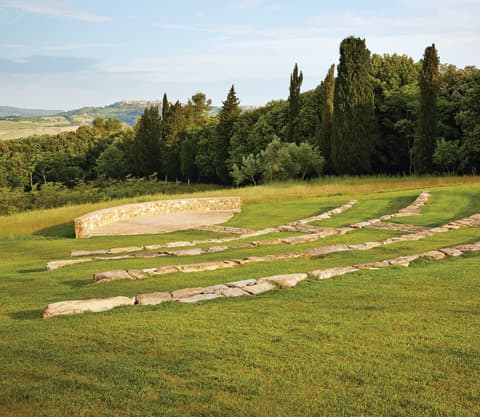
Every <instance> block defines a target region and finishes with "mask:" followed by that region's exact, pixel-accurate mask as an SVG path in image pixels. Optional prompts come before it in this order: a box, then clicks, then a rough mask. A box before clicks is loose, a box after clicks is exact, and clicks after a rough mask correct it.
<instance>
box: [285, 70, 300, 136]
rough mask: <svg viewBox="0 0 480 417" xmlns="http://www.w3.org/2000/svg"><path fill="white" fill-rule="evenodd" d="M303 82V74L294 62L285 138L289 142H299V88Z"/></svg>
mask: <svg viewBox="0 0 480 417" xmlns="http://www.w3.org/2000/svg"><path fill="white" fill-rule="evenodd" d="M302 83H303V74H302V72H301V71H300V73H299V72H298V65H297V64H295V67H294V68H293V73H292V75H290V95H289V96H288V126H287V129H288V130H287V140H288V141H289V142H297V143H300V142H301V138H299V137H297V136H298V135H297V125H298V113H299V112H300V88H301V87H302Z"/></svg>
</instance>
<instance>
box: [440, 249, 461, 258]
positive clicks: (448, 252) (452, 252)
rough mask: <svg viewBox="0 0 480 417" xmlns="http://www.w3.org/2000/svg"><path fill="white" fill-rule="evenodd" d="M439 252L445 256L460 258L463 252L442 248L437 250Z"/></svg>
mask: <svg viewBox="0 0 480 417" xmlns="http://www.w3.org/2000/svg"><path fill="white" fill-rule="evenodd" d="M439 251H440V252H443V253H444V254H445V255H447V256H461V255H463V252H462V251H460V250H458V249H455V248H443V249H439Z"/></svg>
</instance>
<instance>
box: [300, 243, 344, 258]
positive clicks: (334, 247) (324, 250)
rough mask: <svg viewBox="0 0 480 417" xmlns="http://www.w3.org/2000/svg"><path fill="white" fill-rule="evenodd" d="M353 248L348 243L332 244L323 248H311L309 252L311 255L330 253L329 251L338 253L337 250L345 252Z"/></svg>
mask: <svg viewBox="0 0 480 417" xmlns="http://www.w3.org/2000/svg"><path fill="white" fill-rule="evenodd" d="M349 250H351V249H350V248H349V247H348V246H347V245H331V246H324V247H322V248H315V249H310V250H309V251H307V253H308V254H309V255H310V256H323V255H328V254H329V253H336V252H345V251H349Z"/></svg>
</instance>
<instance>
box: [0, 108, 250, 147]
mask: <svg viewBox="0 0 480 417" xmlns="http://www.w3.org/2000/svg"><path fill="white" fill-rule="evenodd" d="M151 105H155V106H159V107H161V105H162V103H161V101H159V100H154V101H147V100H128V101H127V100H122V101H118V102H116V103H113V104H110V105H108V106H104V107H94V106H89V107H82V108H81V109H76V110H70V111H62V110H34V109H19V108H15V107H8V106H0V140H7V139H18V138H24V137H27V136H32V135H45V134H52V135H53V134H57V133H60V132H64V131H73V130H76V129H77V128H78V127H79V126H82V125H91V124H92V121H93V119H95V118H96V117H101V118H103V119H108V118H113V119H118V120H120V121H122V122H123V123H125V124H127V125H130V126H134V125H135V122H136V120H137V119H138V118H139V117H140V116H141V115H142V114H143V112H144V110H145V107H147V106H151ZM220 109H221V108H220V107H215V106H212V107H211V108H210V111H209V114H210V115H211V116H215V115H216V114H217V113H218V112H219V111H220ZM243 109H244V110H247V109H249V108H248V107H243Z"/></svg>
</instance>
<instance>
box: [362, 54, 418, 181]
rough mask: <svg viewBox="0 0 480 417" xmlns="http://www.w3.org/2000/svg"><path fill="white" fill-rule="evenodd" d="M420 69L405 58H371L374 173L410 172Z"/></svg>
mask: <svg viewBox="0 0 480 417" xmlns="http://www.w3.org/2000/svg"><path fill="white" fill-rule="evenodd" d="M419 69H420V66H419V64H418V63H416V62H414V60H413V59H412V58H410V57H408V56H406V55H397V54H393V55H388V54H384V55H377V54H374V55H372V59H371V69H370V72H371V75H372V81H373V85H374V94H375V114H376V118H377V123H378V125H377V128H378V136H377V141H376V145H375V151H374V154H373V157H372V170H373V172H378V173H383V174H406V173H410V172H411V153H410V149H411V147H412V145H413V138H414V132H415V126H416V123H417V110H418V101H419V90H418V75H419Z"/></svg>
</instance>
